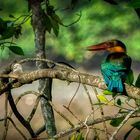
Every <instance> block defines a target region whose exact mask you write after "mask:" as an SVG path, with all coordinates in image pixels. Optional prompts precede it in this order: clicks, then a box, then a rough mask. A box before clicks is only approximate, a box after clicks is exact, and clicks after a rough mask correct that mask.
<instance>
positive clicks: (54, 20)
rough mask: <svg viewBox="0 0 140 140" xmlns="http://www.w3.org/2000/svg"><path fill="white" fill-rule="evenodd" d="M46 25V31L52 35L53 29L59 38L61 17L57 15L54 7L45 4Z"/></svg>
mask: <svg viewBox="0 0 140 140" xmlns="http://www.w3.org/2000/svg"><path fill="white" fill-rule="evenodd" d="M44 12H45V16H44V20H45V25H46V30H47V31H48V32H49V33H51V30H52V29H53V32H54V34H55V35H56V36H58V33H59V24H62V22H61V20H60V18H59V16H58V15H57V14H56V13H55V10H54V6H52V5H50V4H49V3H46V4H45V9H44Z"/></svg>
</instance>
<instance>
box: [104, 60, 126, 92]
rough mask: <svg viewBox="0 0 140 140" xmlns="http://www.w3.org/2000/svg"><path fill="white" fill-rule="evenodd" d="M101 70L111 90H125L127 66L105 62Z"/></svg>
mask: <svg viewBox="0 0 140 140" xmlns="http://www.w3.org/2000/svg"><path fill="white" fill-rule="evenodd" d="M101 72H102V75H103V77H104V80H105V83H106V85H107V87H108V90H109V91H115V92H123V81H124V79H126V77H127V74H126V68H125V67H124V66H122V65H120V64H118V65H116V64H112V63H109V62H104V63H102V65H101Z"/></svg>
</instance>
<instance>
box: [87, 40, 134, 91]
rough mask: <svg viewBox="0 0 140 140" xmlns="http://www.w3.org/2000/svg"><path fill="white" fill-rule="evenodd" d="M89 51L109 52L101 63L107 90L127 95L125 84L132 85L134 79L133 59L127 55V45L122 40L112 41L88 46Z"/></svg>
mask: <svg viewBox="0 0 140 140" xmlns="http://www.w3.org/2000/svg"><path fill="white" fill-rule="evenodd" d="M87 50H88V51H101V50H106V51H108V52H109V54H108V55H107V57H106V59H105V60H104V61H103V62H102V63H101V73H102V76H103V79H104V81H105V84H106V85H107V90H109V91H111V92H115V93H126V90H125V88H124V82H126V83H128V84H132V82H133V79H134V78H133V71H132V70H131V63H132V59H131V57H130V56H128V55H127V50H126V46H125V44H124V43H123V42H122V41H120V40H117V39H112V40H108V41H105V42H102V43H99V44H96V45H91V46H88V47H87Z"/></svg>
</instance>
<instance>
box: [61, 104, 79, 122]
mask: <svg viewBox="0 0 140 140" xmlns="http://www.w3.org/2000/svg"><path fill="white" fill-rule="evenodd" d="M63 107H64V108H65V109H66V110H68V111H69V112H70V113H71V114H72V116H73V117H74V118H75V119H76V120H78V121H79V123H81V122H82V121H81V120H80V119H79V118H78V117H77V116H76V115H75V114H74V113H73V112H72V111H71V110H70V108H68V107H67V106H65V105H63Z"/></svg>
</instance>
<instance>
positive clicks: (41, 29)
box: [29, 0, 56, 136]
mask: <svg viewBox="0 0 140 140" xmlns="http://www.w3.org/2000/svg"><path fill="white" fill-rule="evenodd" d="M29 4H30V6H31V10H32V27H33V30H34V35H35V48H36V56H37V58H44V59H45V58H46V55H45V32H46V27H45V25H44V16H45V13H44V11H43V10H42V8H41V0H29ZM36 65H37V67H38V68H39V69H44V68H47V67H48V66H47V64H46V63H44V62H37V63H36ZM51 88H52V79H50V78H45V79H41V80H39V88H38V89H39V92H40V93H41V94H44V95H45V96H46V97H47V99H48V100H50V101H52V96H51ZM40 103H41V109H42V114H43V117H44V121H45V128H46V132H47V134H48V135H49V136H53V135H55V134H56V127H55V119H54V113H53V109H52V107H51V105H50V103H49V102H48V101H46V99H44V98H41V100H40Z"/></svg>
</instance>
